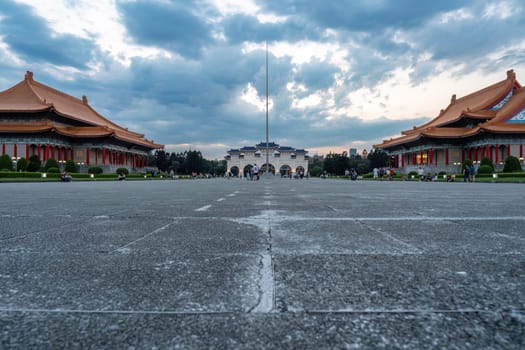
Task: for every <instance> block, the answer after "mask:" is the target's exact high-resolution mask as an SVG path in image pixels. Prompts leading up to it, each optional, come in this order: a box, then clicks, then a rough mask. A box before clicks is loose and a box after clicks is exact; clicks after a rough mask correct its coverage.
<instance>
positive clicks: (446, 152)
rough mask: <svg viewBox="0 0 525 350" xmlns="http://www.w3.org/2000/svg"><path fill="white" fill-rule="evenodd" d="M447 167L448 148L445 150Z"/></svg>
mask: <svg viewBox="0 0 525 350" xmlns="http://www.w3.org/2000/svg"><path fill="white" fill-rule="evenodd" d="M445 165H448V148H445Z"/></svg>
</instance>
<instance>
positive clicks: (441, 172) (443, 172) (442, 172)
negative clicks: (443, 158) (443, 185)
mask: <svg viewBox="0 0 525 350" xmlns="http://www.w3.org/2000/svg"><path fill="white" fill-rule="evenodd" d="M438 175H439V176H441V177H443V175H447V172H446V171H440V172H439V173H438Z"/></svg>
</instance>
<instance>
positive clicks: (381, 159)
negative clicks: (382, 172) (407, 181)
mask: <svg viewBox="0 0 525 350" xmlns="http://www.w3.org/2000/svg"><path fill="white" fill-rule="evenodd" d="M368 160H369V161H370V168H369V170H368V171H372V169H374V168H382V167H386V166H388V155H387V154H386V153H385V152H384V151H383V150H380V149H373V150H371V151H370V153H368Z"/></svg>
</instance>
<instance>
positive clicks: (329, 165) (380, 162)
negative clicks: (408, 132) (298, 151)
mask: <svg viewBox="0 0 525 350" xmlns="http://www.w3.org/2000/svg"><path fill="white" fill-rule="evenodd" d="M387 166H388V155H387V154H386V153H385V152H383V151H381V150H376V149H373V150H371V151H370V153H368V156H367V157H366V158H363V157H361V156H360V155H357V156H355V157H352V158H350V157H348V153H347V152H342V153H333V152H330V153H328V154H327V155H326V156H324V157H323V156H314V157H313V158H312V159H311V160H310V165H309V171H310V175H311V176H319V175H321V174H322V173H323V172H326V173H328V174H331V175H344V174H345V171H346V170H350V169H355V170H356V171H357V172H358V173H359V174H366V173H369V172H371V171H372V169H374V168H381V167H387Z"/></svg>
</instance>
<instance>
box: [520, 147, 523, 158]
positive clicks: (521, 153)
mask: <svg viewBox="0 0 525 350" xmlns="http://www.w3.org/2000/svg"><path fill="white" fill-rule="evenodd" d="M520 158H523V144H521V145H520Z"/></svg>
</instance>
